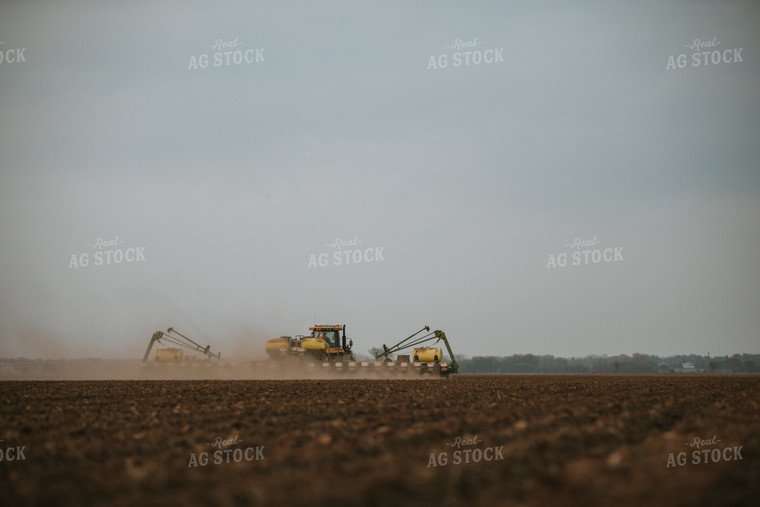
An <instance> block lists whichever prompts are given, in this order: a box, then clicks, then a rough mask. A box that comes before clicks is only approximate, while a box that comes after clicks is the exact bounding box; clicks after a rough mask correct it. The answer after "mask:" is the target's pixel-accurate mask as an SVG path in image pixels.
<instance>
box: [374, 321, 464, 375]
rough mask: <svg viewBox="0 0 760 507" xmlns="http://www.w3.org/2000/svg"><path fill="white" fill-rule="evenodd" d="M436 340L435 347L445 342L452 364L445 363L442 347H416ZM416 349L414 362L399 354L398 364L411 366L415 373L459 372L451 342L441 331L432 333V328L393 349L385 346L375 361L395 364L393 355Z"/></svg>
mask: <svg viewBox="0 0 760 507" xmlns="http://www.w3.org/2000/svg"><path fill="white" fill-rule="evenodd" d="M423 331H424V332H425V333H427V334H425V335H423V336H417V335H419V334H420V333H422V332H423ZM433 340H435V342H433V343H432V344H433V345H435V344H436V343H438V342H439V341H443V343H444V345H446V350H447V351H448V353H449V357H450V358H451V363H444V362H443V353H442V350H441V348H440V347H415V346H416V345H422V344H423V343H429V342H432V341H433ZM412 347H415V348H414V349H413V350H412V356H413V361H412V362H410V360H409V355H402V354H399V355H398V357H397V358H396V364H397V365H402V364H411V365H412V367H413V368H414V370H415V371H417V372H419V373H435V374H440V375H444V376H445V375H450V374H452V373H456V372H457V370H459V365H458V364H457V361H456V359H455V358H454V353H453V352H452V351H451V346H450V345H449V340H448V339H447V338H446V333H444V332H443V331H441V330H436V331H433V332H432V333H431V332H430V327H429V326H425V327H423V328H422V329H420V330H419V331H417V332H416V333H414V334H412V335H411V336H407V337H406V338H404V339H403V340H401V341H400V342H398V343H397V344H396V345H394V346H392V347H390V348H389V347H386V346H385V344H383V351H382V352H379V353H377V354H375V359H380V358H385V362H386V363H393V360H392V359H391V358H390V356H391V354H393V353H396V352H400V351H402V350H406V349H409V348H412Z"/></svg>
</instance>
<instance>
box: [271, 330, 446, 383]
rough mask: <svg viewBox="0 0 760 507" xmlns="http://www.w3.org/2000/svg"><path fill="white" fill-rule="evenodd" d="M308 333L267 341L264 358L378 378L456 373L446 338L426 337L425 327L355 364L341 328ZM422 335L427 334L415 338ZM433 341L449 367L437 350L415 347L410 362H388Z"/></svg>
mask: <svg viewBox="0 0 760 507" xmlns="http://www.w3.org/2000/svg"><path fill="white" fill-rule="evenodd" d="M309 330H310V331H311V334H310V335H308V336H303V335H296V336H295V337H290V336H280V337H279V338H273V339H271V340H269V341H267V342H266V344H265V350H266V353H267V355H268V356H269V357H270V359H273V360H275V361H287V360H291V361H293V360H295V361H306V362H307V363H308V365H309V366H312V367H313V366H315V365H318V364H319V363H320V362H321V363H322V368H323V369H335V370H342V371H355V372H358V371H364V372H371V371H374V372H377V373H379V374H381V375H385V374H391V375H393V374H399V373H401V374H403V373H405V372H410V373H417V374H434V375H443V376H447V375H450V374H452V373H456V372H457V370H458V369H459V366H458V365H457V362H456V360H455V359H454V354H453V352H452V351H451V347H450V346H449V342H448V340H447V339H446V334H445V333H444V332H443V331H433V332H432V333H430V327H428V326H425V327H424V328H422V329H421V330H419V331H417V332H416V333H414V334H413V335H411V336H409V337H407V338H405V339H404V340H401V342H399V343H397V344H396V345H394V346H393V347H390V348H388V347H386V346H385V345H383V351H382V352H380V353H378V354H376V355H375V361H374V362H366V361H362V362H359V361H356V360H355V359H354V356H353V353H352V352H351V347H353V340H348V343H347V342H346V326H345V325H344V326H340V325H315V326H313V327H311V328H309ZM341 331H342V336H341V334H340V333H341ZM423 331H425V332H427V333H428V334H426V335H424V336H418V335H419V334H420V333H422V332H423ZM433 340H435V342H433V343H432V344H435V343H437V342H439V341H443V343H444V344H445V345H446V350H447V351H448V353H449V357H450V358H451V363H445V362H443V359H444V358H443V352H442V350H441V348H440V347H416V348H414V350H413V354H412V355H413V360H411V359H410V356H409V355H399V356H398V357H397V359H396V361H393V360H392V359H391V358H390V356H391V354H393V353H395V352H398V351H401V350H404V349H408V348H410V347H415V346H416V345H422V344H424V343H428V342H432V341H433ZM381 358H385V360H383V361H381V360H380V359H381Z"/></svg>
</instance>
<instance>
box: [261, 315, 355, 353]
mask: <svg viewBox="0 0 760 507" xmlns="http://www.w3.org/2000/svg"><path fill="white" fill-rule="evenodd" d="M309 331H311V334H310V335H308V336H304V335H296V337H295V338H292V337H290V336H280V337H279V338H273V339H271V340H268V341H267V342H266V344H265V346H264V348H265V350H266V353H267V355H268V356H269V357H270V358H272V359H297V360H302V359H307V360H308V359H312V360H316V361H322V362H335V361H338V362H344V361H353V360H354V355H353V353H352V352H351V347H353V345H354V341H353V340H348V343H346V326H345V325H343V326H341V325H338V324H336V325H314V326H312V327H310V328H309ZM341 331H342V332H343V336H342V337H341V335H340V332H341Z"/></svg>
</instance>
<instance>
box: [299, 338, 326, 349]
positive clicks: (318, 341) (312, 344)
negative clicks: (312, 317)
mask: <svg viewBox="0 0 760 507" xmlns="http://www.w3.org/2000/svg"><path fill="white" fill-rule="evenodd" d="M301 347H302V348H304V349H306V350H309V351H311V350H325V349H327V348H329V347H330V344H329V343H327V342H326V341H325V340H323V339H322V338H312V337H307V338H304V339H303V340H301Z"/></svg>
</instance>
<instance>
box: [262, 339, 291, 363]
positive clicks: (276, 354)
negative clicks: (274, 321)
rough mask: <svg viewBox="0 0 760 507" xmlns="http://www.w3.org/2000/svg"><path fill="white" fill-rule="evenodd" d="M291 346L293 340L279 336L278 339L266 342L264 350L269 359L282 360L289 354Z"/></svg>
mask: <svg viewBox="0 0 760 507" xmlns="http://www.w3.org/2000/svg"><path fill="white" fill-rule="evenodd" d="M292 346H293V339H292V338H291V337H290V336H280V337H279V338H272V339H271V340H267V342H266V344H265V345H264V350H266V353H267V354H268V355H269V356H270V357H273V358H282V357H285V356H286V355H287V354H288V353H289V352H290V347H292Z"/></svg>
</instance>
